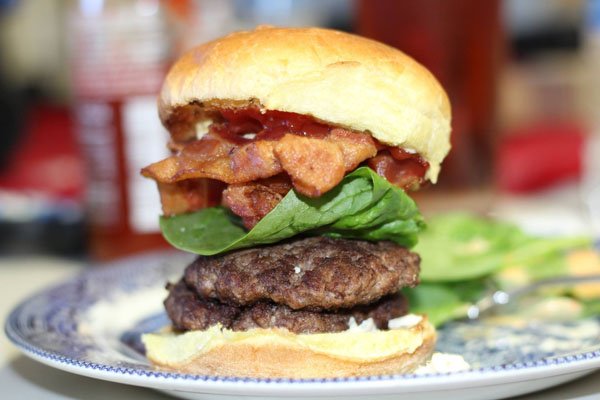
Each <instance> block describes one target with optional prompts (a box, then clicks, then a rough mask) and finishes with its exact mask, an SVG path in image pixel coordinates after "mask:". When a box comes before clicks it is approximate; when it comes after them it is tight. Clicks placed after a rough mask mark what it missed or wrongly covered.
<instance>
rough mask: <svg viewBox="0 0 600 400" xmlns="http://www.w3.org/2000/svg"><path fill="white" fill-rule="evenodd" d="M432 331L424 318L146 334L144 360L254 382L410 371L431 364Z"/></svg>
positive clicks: (217, 327) (175, 368)
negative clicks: (338, 328)
mask: <svg viewBox="0 0 600 400" xmlns="http://www.w3.org/2000/svg"><path fill="white" fill-rule="evenodd" d="M435 339H436V335H435V330H434V328H433V326H432V325H431V324H430V323H429V322H428V321H427V319H426V318H423V319H421V321H420V322H419V323H418V324H416V325H414V326H412V327H410V328H400V329H391V330H387V331H371V332H360V331H359V332H356V331H345V332H337V333H318V334H294V333H291V332H289V331H287V330H285V329H252V330H249V331H245V332H234V331H230V330H227V329H223V328H222V327H220V326H218V325H215V326H213V327H211V328H209V329H208V330H205V331H189V332H186V333H180V334H175V333H171V332H167V333H159V334H146V335H144V336H143V337H142V340H143V342H144V344H145V346H146V356H147V357H148V359H150V361H152V363H153V364H154V365H156V366H159V367H162V368H165V369H168V370H175V371H178V372H182V373H190V374H200V375H215V376H236V377H253V378H328V377H345V376H369V375H386V374H399V373H409V372H412V371H414V370H415V369H416V368H417V367H418V366H420V365H424V364H425V363H426V362H427V360H429V358H430V356H431V353H432V352H433V348H434V346H435Z"/></svg>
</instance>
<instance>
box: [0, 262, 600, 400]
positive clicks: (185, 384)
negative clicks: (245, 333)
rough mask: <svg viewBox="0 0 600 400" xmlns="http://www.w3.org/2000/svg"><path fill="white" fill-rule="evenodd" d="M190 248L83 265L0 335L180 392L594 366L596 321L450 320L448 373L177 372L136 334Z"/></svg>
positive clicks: (400, 392)
mask: <svg viewBox="0 0 600 400" xmlns="http://www.w3.org/2000/svg"><path fill="white" fill-rule="evenodd" d="M190 260H191V256H190V255H187V254H182V253H173V252H167V253H153V254H147V255H144V256H138V257H134V258H129V259H125V260H122V261H119V262H116V263H113V264H111V265H110V266H108V267H106V268H101V269H92V270H89V271H87V272H84V273H82V274H81V275H79V276H77V277H75V278H73V279H71V280H69V281H67V282H65V283H63V284H61V285H58V286H55V287H52V288H49V289H47V290H45V291H42V292H40V293H38V294H36V295H34V296H32V297H30V298H29V299H27V300H25V301H24V302H23V303H21V304H20V305H18V306H17V307H16V308H15V309H14V310H13V311H12V312H11V314H10V316H9V317H8V319H7V321H6V326H5V329H6V333H7V336H8V337H9V338H10V339H11V340H12V341H13V342H14V343H15V345H16V346H17V347H18V348H19V349H20V350H21V351H23V353H25V354H26V355H27V356H29V357H31V358H33V359H35V360H38V361H40V362H42V363H44V364H47V365H50V366H52V367H56V368H59V369H62V370H65V371H69V372H73V373H76V374H80V375H85V376H88V377H92V378H98V379H104V380H108V381H113V382H120V383H126V384H131V385H138V386H144V387H149V388H154V389H157V390H160V391H164V392H167V393H169V394H171V395H174V396H178V397H182V398H188V399H207V398H215V399H227V398H239V397H240V396H247V397H255V398H264V397H266V396H277V397H287V398H306V397H310V398H334V397H335V398H342V397H343V398H359V397H360V398H364V397H365V396H368V397H373V398H380V399H383V398H391V397H393V398H395V399H447V398H461V399H497V398H502V397H508V396H515V395H519V394H525V393H529V392H533V391H537V390H540V389H544V388H548V387H551V386H555V385H559V384H561V383H564V382H567V381H570V380H573V379H575V378H578V377H580V376H583V375H585V374H588V373H591V372H593V371H594V370H596V369H598V368H600V339H599V338H600V322H599V321H598V320H596V319H589V320H584V321H578V322H571V323H549V324H544V325H527V326H511V325H504V326H500V325H490V324H484V323H466V322H465V323H453V324H449V325H447V326H445V327H444V328H443V329H440V331H439V340H438V345H437V350H439V351H442V352H450V353H458V354H461V355H463V356H464V357H465V359H466V360H467V361H468V362H469V363H470V364H471V366H472V369H470V370H468V371H462V372H452V373H430V374H421V375H416V374H409V375H388V376H370V377H359V378H337V379H302V380H295V379H250V378H236V377H217V376H204V375H189V374H179V373H174V372H167V371H161V370H157V369H155V368H153V367H152V366H151V365H150V364H149V363H148V361H147V360H146V359H145V358H144V356H143V354H142V352H141V349H140V341H139V336H140V334H141V333H143V332H150V331H154V330H156V329H159V328H160V327H161V326H163V325H165V324H167V323H168V320H167V318H166V316H165V314H164V312H163V308H162V299H163V298H164V296H165V293H166V292H165V290H164V283H165V282H166V281H167V280H175V279H176V278H177V277H178V276H180V274H181V272H182V270H183V267H184V266H185V265H186V263H189V262H190Z"/></svg>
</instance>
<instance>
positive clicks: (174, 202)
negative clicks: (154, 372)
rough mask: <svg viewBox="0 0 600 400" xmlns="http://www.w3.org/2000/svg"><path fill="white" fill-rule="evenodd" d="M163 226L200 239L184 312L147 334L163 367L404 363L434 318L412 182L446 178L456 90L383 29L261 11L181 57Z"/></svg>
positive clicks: (321, 367) (169, 121) (170, 310)
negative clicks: (409, 295)
mask: <svg viewBox="0 0 600 400" xmlns="http://www.w3.org/2000/svg"><path fill="white" fill-rule="evenodd" d="M158 107H159V115H160V118H161V120H162V123H163V124H164V126H165V127H166V128H167V130H168V131H169V133H170V141H169V142H168V147H169V149H170V150H171V156H170V157H168V158H166V159H164V160H160V161H157V162H156V163H154V164H151V165H149V166H147V167H146V168H144V169H143V170H142V174H143V175H144V176H146V177H148V178H151V179H154V180H155V181H156V182H157V184H158V190H159V193H160V198H161V203H162V209H163V215H162V216H161V220H160V224H161V230H162V232H163V235H164V236H165V237H166V239H167V240H168V241H169V242H170V243H171V244H172V245H173V246H175V247H177V248H179V249H182V250H185V251H188V252H191V253H196V254H198V257H197V258H196V259H195V260H194V261H193V262H192V263H191V264H190V265H188V266H187V268H186V269H185V272H184V274H183V277H182V278H181V279H180V280H178V281H175V282H172V283H168V284H167V289H168V292H169V293H168V296H167V298H166V300H165V302H164V304H165V309H166V312H167V314H168V316H169V318H170V319H171V321H172V326H171V327H170V328H169V329H167V330H165V331H161V332H159V333H152V334H147V335H144V337H143V342H144V344H145V346H146V354H147V357H148V358H149V359H150V360H151V362H152V363H154V364H155V365H156V366H159V367H161V368H167V369H171V370H177V371H181V372H185V373H198V374H203V375H222V376H241V377H268V378H275V377H287V378H315V377H340V376H360V375H378V374H391V373H403V372H410V371H413V370H414V369H415V368H416V367H417V366H419V365H421V364H423V363H424V362H425V361H427V359H428V358H429V357H430V355H431V353H432V351H433V348H434V345H435V337H436V335H435V329H434V327H433V326H432V325H431V324H430V323H429V322H428V321H427V317H426V316H419V315H413V314H410V313H409V311H408V304H407V300H406V298H405V297H404V296H403V294H402V289H403V288H405V287H414V286H415V285H417V284H418V281H419V279H418V274H419V261H420V259H419V256H418V255H417V254H415V253H413V252H411V251H410V248H411V247H412V246H413V245H414V244H415V243H416V240H417V235H418V233H419V231H420V230H421V229H422V228H423V226H424V222H423V218H422V216H421V214H420V213H419V211H418V209H417V207H416V205H415V203H414V201H413V200H412V199H411V198H410V196H409V195H408V194H407V193H409V192H410V191H413V190H416V189H418V188H419V187H421V186H422V185H424V184H426V183H428V182H431V183H435V181H436V179H437V176H438V173H439V171H440V163H441V162H442V160H443V158H444V157H445V155H446V154H447V152H448V150H449V148H450V145H449V134H450V105H449V102H448V98H447V96H446V94H445V92H444V90H443V89H442V87H441V86H440V84H439V83H438V82H437V81H436V79H435V78H434V77H433V76H432V75H431V74H430V73H429V72H428V71H427V70H426V69H425V68H424V67H422V66H421V65H419V64H418V63H417V62H416V61H414V60H413V59H411V58H410V57H408V56H406V55H405V54H403V53H402V52H400V51H398V50H396V49H393V48H391V47H388V46H386V45H384V44H381V43H378V42H375V41H372V40H369V39H365V38H362V37H359V36H355V35H351V34H347V33H342V32H338V31H334V30H327V29H319V28H293V29H292V28H276V27H266V26H265V27H258V28H257V29H255V30H253V31H247V32H237V33H233V34H230V35H228V36H226V37H223V38H220V39H217V40H214V41H212V42H209V43H206V44H203V45H201V46H199V47H196V48H194V49H192V50H191V51H189V52H188V53H186V54H185V55H183V57H181V58H180V59H179V60H178V61H177V62H176V63H175V64H174V66H173V67H172V68H171V70H170V72H169V73H168V75H167V77H166V79H165V82H164V85H163V88H162V91H161V93H160V97H159V102H158Z"/></svg>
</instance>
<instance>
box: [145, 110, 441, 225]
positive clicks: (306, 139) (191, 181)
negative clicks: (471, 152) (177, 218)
mask: <svg viewBox="0 0 600 400" xmlns="http://www.w3.org/2000/svg"><path fill="white" fill-rule="evenodd" d="M194 107H195V108H194ZM194 107H191V108H190V109H189V110H187V109H186V110H187V111H186V110H183V111H185V112H183V111H182V112H181V113H180V114H181V115H179V114H177V115H176V117H177V118H178V119H177V121H179V122H181V124H180V125H182V128H181V127H180V128H181V129H179V128H177V129H175V128H176V127H169V128H173V129H172V132H171V134H172V135H171V137H172V140H171V142H170V143H169V149H170V150H171V151H172V153H173V155H172V156H171V157H168V158H166V159H164V160H162V161H159V162H157V163H154V164H151V165H149V166H148V167H146V168H144V169H143V170H142V174H143V175H144V176H147V177H149V178H152V179H155V180H156V181H157V183H158V186H159V191H160V194H161V202H162V205H163V212H164V214H165V215H174V214H180V213H185V212H190V211H194V210H197V209H200V208H204V207H210V206H213V205H216V204H219V202H220V201H221V198H220V197H221V194H223V198H222V201H223V204H225V205H226V206H227V207H229V208H230V209H231V210H232V211H233V212H234V213H235V214H237V215H239V216H240V217H242V220H243V222H244V224H245V225H246V227H248V228H251V227H252V226H254V225H255V224H256V223H257V222H258V221H259V220H260V219H262V218H263V217H264V215H266V214H267V213H268V212H269V211H271V210H272V209H273V208H274V207H275V206H276V205H277V204H278V203H279V201H280V200H281V199H282V198H283V196H285V194H286V193H287V192H288V191H289V190H290V189H291V188H292V187H293V188H294V189H296V190H297V191H298V192H299V193H301V194H303V195H306V196H309V197H318V196H321V195H322V194H323V193H326V192H327V191H329V190H331V189H332V188H333V187H334V186H336V185H337V184H338V183H339V182H340V181H341V180H342V178H343V177H344V175H345V174H346V173H347V172H349V171H352V170H354V169H355V168H356V167H358V166H359V165H360V164H361V163H364V162H365V161H366V163H367V165H369V166H370V167H371V168H372V169H373V170H375V171H376V172H377V173H378V174H379V175H381V176H384V177H386V178H387V179H388V180H389V181H390V182H391V183H393V184H395V185H397V186H399V187H402V188H405V189H416V188H418V187H419V186H420V185H421V183H422V182H423V179H424V178H423V177H424V175H425V172H426V171H427V168H428V167H429V165H428V164H427V163H426V162H425V161H424V160H423V159H421V158H420V157H419V156H418V155H415V154H411V153H409V152H406V151H404V150H402V149H400V148H390V147H388V146H386V145H385V144H382V143H380V142H378V141H376V140H375V139H373V137H372V136H371V135H368V134H364V133H359V132H354V131H350V130H347V129H342V128H336V127H332V126H329V125H327V124H324V123H322V122H320V121H318V120H315V119H313V118H312V117H310V116H306V115H300V114H293V113H286V112H280V111H266V112H263V111H261V110H259V109H257V108H245V109H242V108H241V109H231V110H229V109H221V110H219V109H213V110H210V111H203V110H202V108H201V107H200V106H198V105H196V106H194ZM199 116H204V117H207V116H208V117H210V118H211V119H212V120H213V121H214V122H213V123H212V125H210V127H209V132H208V133H207V134H205V135H204V136H203V137H202V138H200V139H196V137H195V133H193V134H192V133H190V130H191V129H192V127H193V125H194V124H195V121H197V120H198V118H199ZM183 128H185V129H183ZM225 188H226V190H224V189H225Z"/></svg>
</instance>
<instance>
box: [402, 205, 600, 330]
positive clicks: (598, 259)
mask: <svg viewBox="0 0 600 400" xmlns="http://www.w3.org/2000/svg"><path fill="white" fill-rule="evenodd" d="M414 251H416V252H417V253H419V254H420V255H421V258H422V261H421V275H420V277H421V284H420V285H419V286H417V287H416V288H413V289H405V290H404V291H405V294H406V295H407V296H408V297H409V301H410V304H411V310H412V311H413V312H416V313H423V314H427V315H428V317H429V319H430V320H431V321H432V322H433V323H434V324H435V325H438V326H439V325H441V324H443V323H445V322H447V321H450V320H453V319H459V318H464V317H466V315H467V310H468V308H469V306H470V305H471V304H473V303H475V302H476V301H478V300H479V299H481V298H482V297H483V296H485V295H486V294H488V293H490V292H493V291H495V290H510V289H513V288H516V287H521V286H525V285H527V284H529V283H532V282H535V281H536V280H540V279H546V278H552V277H559V276H564V275H584V274H590V273H600V256H599V254H598V252H597V251H595V250H594V249H593V241H592V239H591V238H589V237H548V238H546V237H544V238H542V237H535V236H531V235H528V234H526V233H525V232H523V231H522V230H521V229H519V228H518V227H517V226H515V225H513V224H510V223H506V222H500V221H495V220H491V219H485V218H481V217H477V216H474V215H470V214H464V213H452V214H444V215H438V216H434V217H432V218H430V219H429V220H428V223H427V227H426V228H425V230H424V231H423V232H422V233H421V234H420V235H419V242H418V243H417V245H416V246H415V248H414ZM540 301H545V302H546V303H547V302H548V301H554V302H559V303H561V304H563V303H564V304H568V305H569V306H570V311H571V312H573V313H575V314H578V315H574V316H585V315H590V314H597V313H600V285H597V284H585V285H577V286H572V287H569V288H563V289H558V290H556V289H555V290H553V291H551V292H545V293H543V294H541V295H540V296H539V298H538V299H537V303H536V302H533V303H531V304H530V307H531V308H532V309H535V307H538V308H539V307H541V306H540V304H541V303H540Z"/></svg>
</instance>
